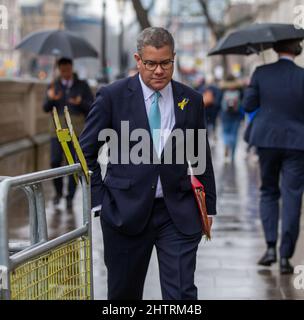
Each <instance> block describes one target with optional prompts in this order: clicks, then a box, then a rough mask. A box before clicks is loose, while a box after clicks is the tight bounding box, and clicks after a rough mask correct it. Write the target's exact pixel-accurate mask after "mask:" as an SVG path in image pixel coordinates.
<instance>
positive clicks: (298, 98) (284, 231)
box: [243, 40, 304, 274]
mask: <svg viewBox="0 0 304 320" xmlns="http://www.w3.org/2000/svg"><path fill="white" fill-rule="evenodd" d="M274 50H275V51H276V52H277V53H278V55H279V60H278V61H277V62H275V63H272V64H268V65H264V66H261V67H258V68H257V69H256V70H255V72H254V74H253V76H252V79H251V83H250V86H249V87H248V89H247V90H246V91H245V95H244V101H243V104H244V108H245V110H246V111H248V112H251V111H254V110H256V109H258V112H257V114H256V117H255V119H254V122H253V124H252V129H251V132H250V137H249V143H250V144H251V145H255V146H256V147H257V149H258V155H259V162H260V169H261V170H260V172H261V180H262V185H261V196H260V214H261V219H262V224H263V228H264V234H265V238H266V242H267V251H266V253H265V254H264V255H263V257H262V258H261V259H260V261H259V264H260V265H263V266H270V265H271V264H272V263H274V262H276V260H277V257H276V244H277V240H278V225H279V216H280V214H279V211H280V210H279V199H280V197H281V198H282V212H281V219H282V228H281V243H280V271H281V274H290V273H293V266H292V265H291V264H290V262H289V259H290V258H291V257H292V256H293V254H294V251H295V247H296V242H297V239H298V235H299V225H300V214H301V205H302V195H303V191H304V69H303V68H301V67H299V66H297V65H296V64H295V63H294V58H295V57H296V56H297V55H299V54H300V53H301V51H302V47H301V43H300V40H292V41H291V40H288V41H280V42H277V43H276V44H275V45H274Z"/></svg>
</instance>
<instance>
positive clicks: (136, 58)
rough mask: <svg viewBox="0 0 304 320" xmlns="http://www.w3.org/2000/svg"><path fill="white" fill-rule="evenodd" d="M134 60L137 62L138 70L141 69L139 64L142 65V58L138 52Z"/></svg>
mask: <svg viewBox="0 0 304 320" xmlns="http://www.w3.org/2000/svg"><path fill="white" fill-rule="evenodd" d="M134 59H135V61H136V65H137V68H139V66H140V65H139V63H140V60H141V59H140V56H139V54H138V53H137V52H136V53H134Z"/></svg>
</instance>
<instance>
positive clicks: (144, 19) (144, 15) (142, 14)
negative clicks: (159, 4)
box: [132, 0, 154, 29]
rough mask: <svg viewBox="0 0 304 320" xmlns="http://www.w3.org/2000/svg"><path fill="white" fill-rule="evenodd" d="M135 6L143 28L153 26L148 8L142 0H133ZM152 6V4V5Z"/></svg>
mask: <svg viewBox="0 0 304 320" xmlns="http://www.w3.org/2000/svg"><path fill="white" fill-rule="evenodd" d="M153 2H154V1H153ZM132 4H133V8H134V10H135V13H136V17H137V20H138V22H139V25H140V27H141V29H145V28H148V27H151V23H150V21H149V17H148V10H146V9H145V8H144V7H143V5H142V3H141V1H140V0H132ZM150 6H151V5H150Z"/></svg>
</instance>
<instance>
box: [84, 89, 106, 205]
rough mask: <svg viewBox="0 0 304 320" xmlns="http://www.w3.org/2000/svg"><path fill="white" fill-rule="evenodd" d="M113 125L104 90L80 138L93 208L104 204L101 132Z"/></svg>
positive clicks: (101, 91)
mask: <svg viewBox="0 0 304 320" xmlns="http://www.w3.org/2000/svg"><path fill="white" fill-rule="evenodd" d="M110 125H111V102H110V97H109V94H108V91H107V89H106V88H102V89H100V90H99V91H98V92H97V95H96V99H95V101H94V103H93V105H92V107H91V109H90V112H89V114H88V116H87V119H86V123H85V126H84V130H83V132H82V133H81V136H80V145H81V148H82V150H83V153H84V156H85V158H86V161H87V164H88V167H89V169H90V170H91V171H92V172H93V174H92V177H91V190H92V191H91V193H92V208H93V207H97V206H98V205H100V204H102V199H103V192H104V189H103V182H102V177H101V169H100V165H99V163H98V161H97V160H98V155H99V150H100V148H101V147H102V146H103V144H104V142H101V141H98V136H99V133H100V131H101V130H103V129H107V128H109V127H110Z"/></svg>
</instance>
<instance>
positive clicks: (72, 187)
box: [51, 138, 77, 200]
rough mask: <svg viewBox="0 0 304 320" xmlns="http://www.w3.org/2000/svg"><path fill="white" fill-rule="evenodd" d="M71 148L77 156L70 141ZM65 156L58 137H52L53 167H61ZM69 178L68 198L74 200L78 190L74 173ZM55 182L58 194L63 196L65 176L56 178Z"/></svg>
mask: <svg viewBox="0 0 304 320" xmlns="http://www.w3.org/2000/svg"><path fill="white" fill-rule="evenodd" d="M69 148H70V150H71V153H72V155H73V157H74V158H75V151H74V148H73V146H72V144H71V143H69ZM63 157H64V156H63V150H62V147H61V145H60V143H59V141H58V139H57V138H51V167H52V168H58V167H60V166H61V165H62V162H63ZM68 179H69V182H68V194H67V198H69V199H71V200H72V199H73V197H74V194H75V192H76V187H77V185H76V182H75V180H74V177H73V175H70V176H69V177H68ZM53 183H54V187H55V190H56V194H57V195H58V196H60V197H61V196H62V195H63V178H57V179H54V180H53Z"/></svg>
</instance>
